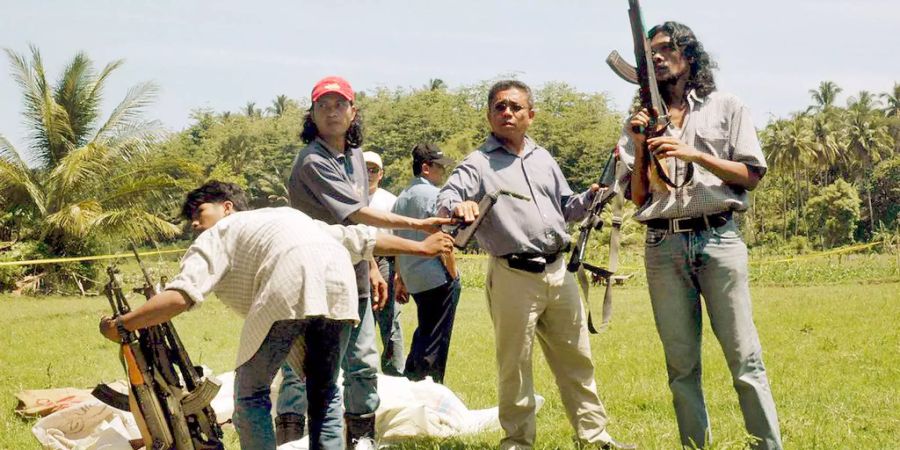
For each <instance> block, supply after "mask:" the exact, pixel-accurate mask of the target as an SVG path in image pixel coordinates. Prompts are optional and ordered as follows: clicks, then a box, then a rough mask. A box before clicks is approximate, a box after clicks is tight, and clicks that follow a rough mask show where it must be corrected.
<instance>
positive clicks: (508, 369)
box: [437, 80, 634, 449]
mask: <svg viewBox="0 0 900 450" xmlns="http://www.w3.org/2000/svg"><path fill="white" fill-rule="evenodd" d="M487 100H488V109H487V119H488V122H489V123H490V126H491V135H490V136H488V138H487V140H486V141H485V143H484V144H483V145H482V146H481V147H480V148H479V149H478V150H476V151H474V152H472V153H471V154H469V156H467V157H466V158H465V160H463V161H462V162H461V163H460V164H459V166H457V167H456V169H454V170H453V173H451V174H450V177H449V179H448V181H447V184H446V185H445V186H444V188H443V189H441V192H440V195H439V196H438V202H437V209H438V212H440V213H441V214H442V215H450V214H452V215H453V216H454V217H457V218H460V219H463V220H464V221H466V222H471V221H473V220H474V219H475V218H476V217H477V216H478V214H479V209H478V202H479V201H480V200H481V199H482V198H483V197H484V196H485V195H490V194H493V193H495V192H497V191H500V190H505V191H511V192H514V193H516V194H520V195H523V196H528V197H529V199H528V200H521V199H519V198H515V197H512V196H500V197H498V199H497V202H496V204H495V205H494V207H493V208H492V209H491V210H490V212H489V213H488V215H487V216H486V217H485V218H484V220H483V222H481V226H480V227H479V228H478V230H477V231H476V232H475V237H476V238H477V239H478V244H479V245H480V246H481V248H482V249H484V250H485V251H487V252H488V253H489V254H490V261H489V263H488V272H487V279H486V281H485V286H486V291H487V299H488V306H489V309H490V313H491V320H492V321H493V324H494V338H495V345H496V352H497V366H498V372H499V374H498V380H497V381H498V388H499V396H498V397H499V407H500V424H501V426H502V427H503V431H504V432H505V436H504V437H503V439H502V440H501V441H500V448H501V449H530V448H532V447H533V446H534V441H535V435H536V418H535V411H536V403H535V396H534V382H533V378H532V350H533V348H534V340H535V337H537V340H538V341H539V342H540V344H541V348H542V349H543V353H544V356H545V357H546V359H547V363H548V364H549V366H550V369H551V370H552V372H553V375H554V377H555V378H556V384H557V386H558V387H559V391H560V396H561V397H562V402H563V405H564V407H565V409H566V415H567V417H568V418H569V422H570V423H571V425H572V427H573V428H574V429H575V432H576V435H577V436H576V438H577V439H578V440H579V441H580V442H582V443H585V444H586V445H588V446H593V447H594V448H634V447H633V446H630V445H625V444H620V443H618V442H616V441H614V440H613V438H612V437H611V436H610V435H609V433H608V432H607V431H606V424H607V420H608V419H607V415H606V410H605V409H604V408H603V404H602V403H601V402H600V398H599V397H598V396H597V388H596V383H595V382H594V363H593V361H592V360H591V346H590V341H589V340H588V331H587V325H586V319H585V313H584V307H583V305H582V303H581V299H580V298H579V294H578V286H577V284H576V282H575V278H574V277H573V275H572V274H571V273H570V272H568V271H567V270H566V265H565V262H564V259H565V258H564V255H565V252H566V251H567V250H568V249H569V245H570V244H571V241H572V239H571V237H570V236H569V234H568V233H567V232H566V222H569V221H574V220H578V219H581V218H583V217H584V216H585V215H586V214H587V207H588V206H589V205H590V202H591V200H592V199H593V196H594V195H596V192H597V190H598V189H599V186H597V185H593V186H591V188H589V189H588V190H587V191H585V192H583V193H580V194H575V193H573V192H572V190H571V189H570V188H569V184H568V183H567V182H566V180H565V178H564V177H563V174H562V171H561V170H560V168H559V165H558V164H557V163H556V161H555V160H554V159H553V156H552V155H550V152H548V151H547V150H546V149H544V148H542V147H540V146H539V145H537V144H536V143H535V142H534V141H533V140H532V139H531V138H530V137H529V136H528V135H527V134H526V132H527V131H528V127H529V126H530V125H531V121H532V119H534V114H535V111H534V100H533V97H532V94H531V89H530V88H529V87H528V86H527V85H526V84H525V83H522V82H520V81H516V80H505V81H499V82H497V83H496V84H494V85H493V86H492V87H491V89H490V92H489V93H488V98H487Z"/></svg>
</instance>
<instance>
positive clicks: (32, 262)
mask: <svg viewBox="0 0 900 450" xmlns="http://www.w3.org/2000/svg"><path fill="white" fill-rule="evenodd" d="M186 250H187V249H186V248H176V249H171V250H157V251H153V252H138V255H141V256H148V255H163V254H166V253H177V252H184V251H186ZM133 255H134V253H118V254H115V255H95V256H78V257H72V258H49V259H32V260H30V261H2V262H0V267H5V266H26V265H38V264H53V263H61V262H77V261H96V260H101V259H115V258H127V257H130V256H133Z"/></svg>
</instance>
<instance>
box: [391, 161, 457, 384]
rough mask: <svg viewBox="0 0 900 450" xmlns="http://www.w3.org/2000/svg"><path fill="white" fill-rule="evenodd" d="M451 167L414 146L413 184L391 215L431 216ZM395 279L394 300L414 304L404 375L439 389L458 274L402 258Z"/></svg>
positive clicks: (412, 234) (428, 261) (432, 261)
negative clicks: (429, 381)
mask: <svg viewBox="0 0 900 450" xmlns="http://www.w3.org/2000/svg"><path fill="white" fill-rule="evenodd" d="M453 164H454V161H453V160H452V159H450V158H448V157H446V156H444V152H442V151H441V149H440V148H438V147H437V146H436V145H434V144H431V143H423V144H418V145H416V146H415V147H414V148H413V150H412V171H413V176H414V177H415V178H414V179H413V180H412V181H411V182H410V184H409V186H408V187H407V188H406V189H404V190H403V192H401V193H400V196H399V197H397V202H396V203H394V209H393V212H394V213H396V214H399V215H401V216H407V217H416V218H425V217H432V216H434V215H435V209H434V205H435V202H436V201H437V196H438V192H439V191H440V188H438V186H440V185H441V184H443V182H444V176H445V174H446V170H447V167H449V166H451V165H453ZM395 234H396V235H397V236H400V237H404V238H406V239H410V240H413V241H421V240H423V239H425V238H426V237H427V236H426V235H425V234H424V233H422V232H419V231H406V230H397V231H396V232H395ZM448 257H452V256H448ZM453 266H455V265H451V267H453ZM397 274H398V275H399V276H398V277H397V290H398V291H399V292H398V295H397V299H398V301H401V302H404V303H405V302H406V301H408V297H407V296H406V295H405V293H408V294H411V295H412V297H413V300H415V302H416V316H417V319H418V327H417V328H416V332H415V334H413V339H412V346H411V347H410V350H409V357H408V358H407V359H406V368H405V370H404V373H403V374H404V376H406V378H409V379H410V380H413V381H418V380H422V379H424V378H425V377H429V376H430V377H431V378H432V380H434V381H435V382H436V383H443V382H444V371H445V370H446V368H447V354H448V353H449V351H450V336H451V334H452V332H453V320H454V318H455V316H456V305H457V304H458V303H459V293H460V290H461V289H462V288H461V286H460V283H459V274H458V273H450V272H449V271H448V268H447V267H446V266H445V265H444V263H443V261H441V259H440V258H419V257H410V258H407V257H405V256H398V257H397Z"/></svg>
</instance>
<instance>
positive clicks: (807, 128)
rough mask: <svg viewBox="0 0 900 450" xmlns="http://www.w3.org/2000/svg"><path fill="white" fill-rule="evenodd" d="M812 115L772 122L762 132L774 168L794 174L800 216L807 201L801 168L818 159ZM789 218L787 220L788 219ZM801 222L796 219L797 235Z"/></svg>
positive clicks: (764, 144) (798, 216)
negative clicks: (803, 199) (811, 123)
mask: <svg viewBox="0 0 900 450" xmlns="http://www.w3.org/2000/svg"><path fill="white" fill-rule="evenodd" d="M810 122H811V120H810V118H809V116H806V115H803V114H798V115H795V116H794V117H793V118H791V119H782V120H777V121H775V122H772V123H770V124H769V125H768V126H767V127H766V128H765V129H764V130H763V133H762V145H763V148H764V149H766V152H767V154H766V159H767V160H768V161H769V162H770V163H771V165H772V167H773V168H776V169H779V170H781V171H784V172H791V173H793V183H792V184H793V185H794V188H795V189H794V193H795V208H796V214H797V216H796V217H797V218H798V219H799V218H800V217H802V214H801V211H802V209H803V201H802V198H801V192H800V185H801V183H800V171H801V170H804V169H806V168H807V167H809V166H810V165H812V164H813V163H814V162H815V161H814V158H815V146H816V142H815V138H814V136H813V132H812V126H811V125H810ZM785 220H786V219H785ZM797 226H798V223H797V222H796V221H795V222H794V234H797V231H798V230H797Z"/></svg>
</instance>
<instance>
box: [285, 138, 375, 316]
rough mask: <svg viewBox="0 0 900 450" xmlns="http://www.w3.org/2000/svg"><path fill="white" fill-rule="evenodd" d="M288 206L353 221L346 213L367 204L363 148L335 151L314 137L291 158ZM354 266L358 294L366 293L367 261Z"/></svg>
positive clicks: (347, 222)
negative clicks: (291, 167) (294, 157)
mask: <svg viewBox="0 0 900 450" xmlns="http://www.w3.org/2000/svg"><path fill="white" fill-rule="evenodd" d="M288 194H289V196H290V199H291V206H293V207H294V208H297V209H299V210H300V211H303V212H304V213H306V214H307V215H308V216H310V217H312V218H313V219H316V220H321V221H322V222H325V223H328V224H339V225H353V222H351V221H350V219H349V217H350V215H351V214H353V213H354V212H356V211H358V210H359V209H360V208H362V207H363V206H366V205H368V204H369V176H368V174H367V173H366V163H365V161H364V160H363V154H362V150H360V149H358V148H351V149H347V150H346V151H344V152H343V153H341V154H338V155H335V154H334V153H332V152H331V151H330V150H329V149H328V144H326V143H325V141H323V140H321V139H319V138H316V139H315V140H314V141H312V142H310V143H309V144H308V145H307V146H306V147H304V148H303V150H300V153H299V154H298V155H297V158H296V159H294V167H293V169H292V170H291V176H290V179H289V180H288ZM355 268H356V284H357V286H356V288H357V291H358V292H359V298H363V297H368V296H369V263H368V262H367V261H361V262H359V263H358V264H356V266H355Z"/></svg>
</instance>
